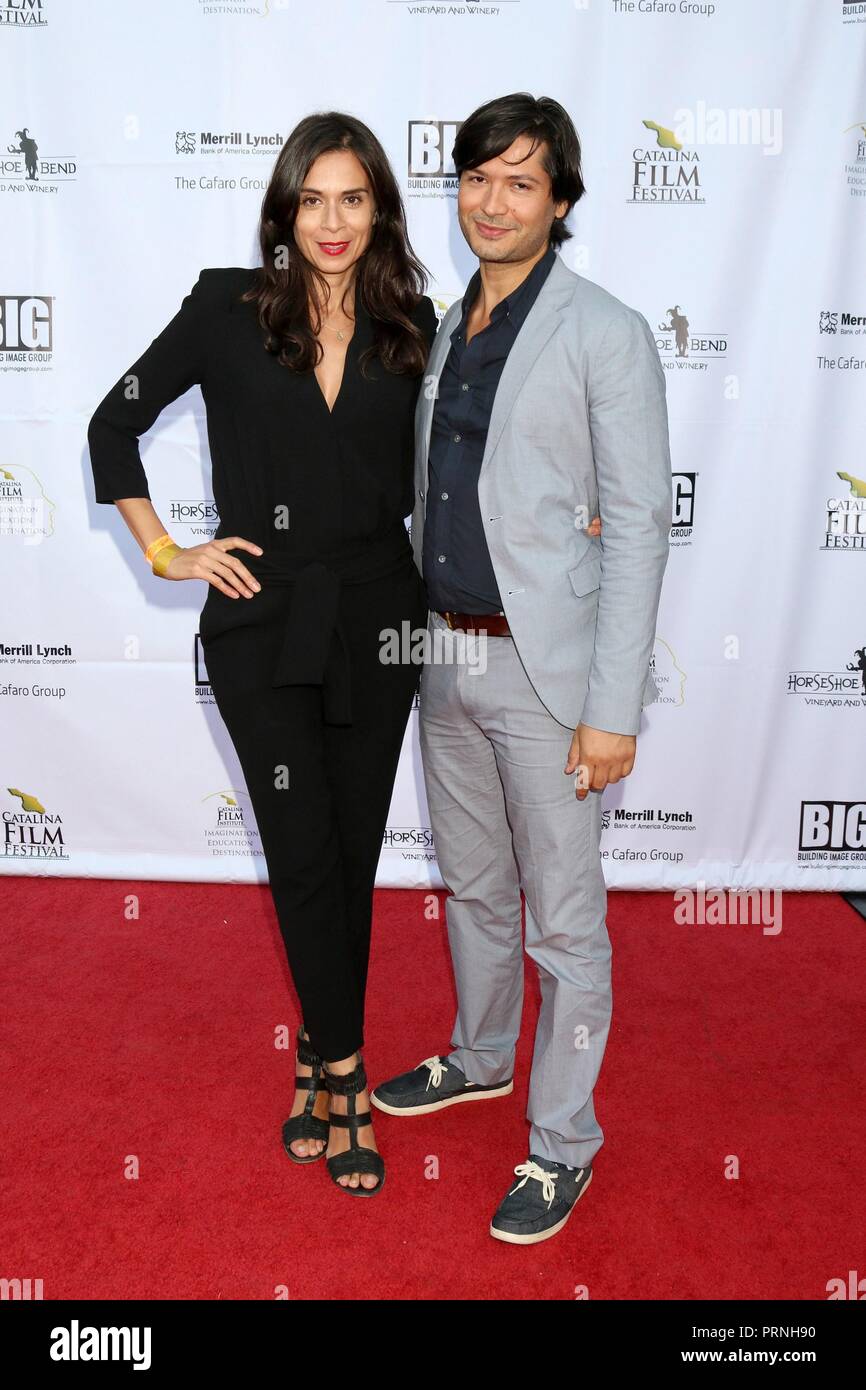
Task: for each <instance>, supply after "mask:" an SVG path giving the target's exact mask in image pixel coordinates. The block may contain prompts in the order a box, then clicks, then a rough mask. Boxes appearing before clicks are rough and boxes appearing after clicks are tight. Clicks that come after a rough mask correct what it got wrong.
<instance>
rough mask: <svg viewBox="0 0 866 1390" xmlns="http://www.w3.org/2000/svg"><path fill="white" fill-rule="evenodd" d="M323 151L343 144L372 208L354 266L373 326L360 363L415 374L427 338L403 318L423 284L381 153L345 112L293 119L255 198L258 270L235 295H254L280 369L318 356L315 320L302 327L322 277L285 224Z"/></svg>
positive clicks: (303, 366) (299, 366) (305, 366)
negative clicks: (367, 237) (361, 174)
mask: <svg viewBox="0 0 866 1390" xmlns="http://www.w3.org/2000/svg"><path fill="white" fill-rule="evenodd" d="M331 150H351V151H352V152H353V154H355V155H356V156H357V158H358V159H359V160H360V162H361V164H362V165H363V166H364V169H365V171H366V173H367V177H368V179H369V180H370V184H371V187H372V196H373V202H374V205H375V208H376V211H377V213H378V218H377V220H376V222H375V224H374V226H373V232H372V238H371V241H370V243H369V245H368V247H367V250H366V251H365V252H364V254H363V256H361V258H360V260H359V261H358V263H357V266H356V268H355V274H356V276H357V281H358V293H359V295H360V297H361V299H362V302H363V304H364V307H365V308H366V310H367V312H368V313H369V315H370V317H371V320H372V322H373V330H374V343H373V345H372V346H371V347H368V348H367V349H366V350H365V351H364V352H363V353H362V355H361V358H360V365H361V369H362V371H363V369H364V366H365V364H366V363H367V362H368V361H370V360H371V358H372V357H373V356H374V355H375V354H376V353H378V355H379V357H380V360H381V362H382V365H383V366H384V367H385V369H386V371H389V372H396V373H400V374H407V375H412V376H417V375H420V373H421V372H422V371H423V370H424V367H425V364H426V360H427V343H426V341H425V339H424V336H423V334H422V333H421V331H420V329H418V328H416V326H415V325H414V324H413V323H412V321H411V319H410V317H409V316H410V314H411V313H412V311H413V310H414V309H415V307H416V306H417V304H418V301H419V299H420V298H421V295H422V294H423V293H424V290H425V289H426V287H427V274H426V268H425V267H424V266H423V265H422V263H421V261H419V260H418V259H417V257H416V256H415V254H414V252H413V250H412V247H411V245H410V242H409V237H408V233H407V231H406V214H405V211H404V208H403V199H402V198H401V196H400V189H399V187H398V186H397V180H396V179H395V177H394V173H393V170H392V169H391V166H390V164H389V163H388V158H387V155H386V154H385V151H384V150H383V148H382V146H381V145H380V143H379V141H378V140H377V139H376V136H375V135H374V134H373V132H372V131H371V130H370V129H369V127H368V126H366V125H364V123H363V121H359V120H356V118H355V117H354V116H347V115H344V114H343V112H341V111H323V112H316V113H314V114H313V115H311V116H305V117H304V119H303V120H302V121H299V122H298V124H297V125H296V126H295V128H294V130H293V131H292V133H291V135H290V136H289V138H288V139H287V140H286V143H285V144H284V145H283V148H282V149H281V151H280V153H279V156H278V158H277V162H276V164H275V166H274V172H273V174H272V175H271V181H270V183H269V184H268V187H267V191H266V192H265V196H264V198H263V199H262V214H261V220H260V223H259V246H260V248H261V255H262V266H261V268H260V269H259V270H258V273H257V276H256V279H255V281H254V283H253V286H252V287H251V288H250V289H249V290H247V291H246V293H245V294H244V295H242V296H241V297H242V299H245V300H253V299H255V300H257V302H258V319H259V323H260V324H261V326H262V329H263V330H264V334H265V347H266V348H267V349H268V351H269V352H272V353H274V354H275V355H276V356H277V359H278V361H279V362H280V363H281V365H282V366H285V367H288V368H290V370H292V371H298V372H303V371H309V370H310V368H312V367H314V366H315V365H316V363H318V362H319V361H320V360H321V357H322V347H321V344H320V343H319V342H318V341H317V339H316V337H315V333H316V332H318V331H319V329H320V327H321V325H320V324H316V325H315V327H314V325H313V324H312V323H311V321H310V306H311V304H313V305H316V304H318V296H317V294H316V292H315V290H316V282H317V281H318V284H319V287H320V289H321V291H322V294H323V296H324V297H327V287H328V282H327V277H326V276H324V275H323V274H322V273H321V272H320V271H319V270H317V268H316V267H315V266H313V265H311V264H310V262H309V261H308V260H307V259H306V257H305V256H304V255H303V254H302V253H301V249H300V247H299V246H298V244H297V242H296V241H295V233H294V226H295V218H296V217H297V214H298V207H299V205H300V191H301V189H302V188H303V186H304V183H305V180H306V178H307V175H308V173H309V170H310V167H311V165H312V164H313V162H314V161H315V160H316V159H318V157H319V155H321V154H326V153H328V152H329V151H331ZM278 251H279V252H280V256H279V260H280V261H282V265H281V266H280V268H277V267H278V255H277V253H278ZM353 288H354V287H353Z"/></svg>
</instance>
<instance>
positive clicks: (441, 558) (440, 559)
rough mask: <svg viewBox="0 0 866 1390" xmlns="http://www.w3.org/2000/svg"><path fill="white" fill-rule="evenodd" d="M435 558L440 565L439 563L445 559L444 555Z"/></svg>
mask: <svg viewBox="0 0 866 1390" xmlns="http://www.w3.org/2000/svg"><path fill="white" fill-rule="evenodd" d="M436 558H437V559H438V560H439V561H440V563H441V561H442V560H444V559H445V556H444V555H438V556H437V557H436Z"/></svg>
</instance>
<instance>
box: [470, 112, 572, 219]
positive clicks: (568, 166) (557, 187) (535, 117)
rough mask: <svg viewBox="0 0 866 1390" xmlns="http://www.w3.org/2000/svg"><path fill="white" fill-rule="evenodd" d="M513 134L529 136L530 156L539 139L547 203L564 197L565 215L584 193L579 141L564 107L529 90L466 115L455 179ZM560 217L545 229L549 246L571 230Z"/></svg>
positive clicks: (502, 147)
mask: <svg viewBox="0 0 866 1390" xmlns="http://www.w3.org/2000/svg"><path fill="white" fill-rule="evenodd" d="M519 135H528V136H530V137H531V138H532V147H531V149H530V151H529V153H530V154H532V153H534V151H535V150H536V149H537V148H538V145H539V143H540V142H541V141H543V142H544V146H545V149H544V154H543V157H542V163H543V165H544V168H545V169H546V170H547V173H548V174H549V175H550V182H551V186H552V192H553V201H554V202H555V203H559V202H561V201H562V199H563V198H565V199H567V201H568V207H567V208H566V211H565V217H567V216H568V214H569V213H570V212H571V209H572V208H573V207H574V205H575V203H576V202H577V200H578V199H579V198H582V197H583V195H584V193H585V192H586V187H585V185H584V182H583V176H582V174H581V169H580V141H579V139H578V138H577V131H576V130H575V128H574V125H573V123H572V119H571V117H570V116H569V114H568V112H567V111H566V109H565V107H564V106H560V104H559V102H558V101H554V100H553V98H552V97H534V96H531V95H530V93H529V92H512V94H511V95H510V96H507V97H495V98H494V100H493V101H488V102H485V104H484V105H483V106H479V107H478V108H477V110H475V111H473V112H472V115H471V116H467V118H466V120H465V121H464V122H463V124H462V125H461V126H460V129H459V130H458V132H457V139H456V140H455V141H454V150H453V153H452V158H453V160H454V168H455V169H456V171H457V175H458V177H460V176H461V175H462V173H463V171H464V169H477V168H478V166H479V164H485V163H486V162H487V160H488V159H495V158H496V157H497V155H501V154H502V153H503V152H504V151H505V150H507V149H508V148H509V146H510V145H512V144H513V143H514V141H515V140H516V139H517V137H518V136H519ZM565 217H556V218H554V220H553V224H552V226H551V228H550V240H551V243H552V245H553V246H561V245H562V243H563V242H564V241H568V240H569V238H570V237H571V235H572V233H571V232H570V231H569V230H568V228H567V227H566V225H565Z"/></svg>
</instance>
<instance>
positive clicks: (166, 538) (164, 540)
mask: <svg viewBox="0 0 866 1390" xmlns="http://www.w3.org/2000/svg"><path fill="white" fill-rule="evenodd" d="M173 544H174V542H173V541H172V539H171V536H170V535H169V534H168V532H167V531H163V533H162V535H161V536H157V538H156V540H155V541H151V543H150V545H149V546H148V547H147V549H146V550H145V552H144V558H145V560H146V561H147V563H148V564H149V565H152V564H153V557H154V555H155V554H156V553H157V551H158V550H162V548H163V546H164V545H173Z"/></svg>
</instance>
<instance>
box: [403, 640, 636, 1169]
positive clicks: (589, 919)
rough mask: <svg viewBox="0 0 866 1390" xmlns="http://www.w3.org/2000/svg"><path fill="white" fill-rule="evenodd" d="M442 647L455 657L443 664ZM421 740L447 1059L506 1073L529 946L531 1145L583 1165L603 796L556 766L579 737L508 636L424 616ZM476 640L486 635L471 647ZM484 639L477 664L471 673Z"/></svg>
mask: <svg viewBox="0 0 866 1390" xmlns="http://www.w3.org/2000/svg"><path fill="white" fill-rule="evenodd" d="M437 629H438V635H437V636H436V637H435V643H436V644H441V648H440V650H441V653H442V655H443V656H447V655H449V654H450V655H451V656H453V657H455V658H460V659H454V660H451V661H448V660H444V661H437V660H436V659H435V658H436V645H434V632H435V631H436V630H437ZM428 639H429V640H430V643H431V646H430V652H429V655H430V659H429V660H428V661H426V662H425V664H424V666H423V667H422V672H421V691H420V731H419V732H420V744H421V753H422V757H423V763H424V777H425V782H426V786H427V802H428V806H429V808H430V824H431V829H432V832H433V839H434V843H435V846H436V852H437V855H438V860H439V868H440V871H441V874H442V879H443V881H444V883H445V886H446V888H448V889H449V891H450V895H451V896H450V897H448V898H447V899H446V906H445V916H446V922H447V927H448V940H449V945H450V948H451V958H452V962H453V965H454V975H455V982H456V987H457V1001H458V1004H457V1018H456V1020H455V1024H454V1030H453V1034H452V1038H451V1042H452V1045H453V1047H454V1048H455V1051H453V1052H452V1053H450V1054H449V1056H450V1059H452V1060H453V1061H454V1063H455V1064H456V1065H457V1066H458V1067H459V1068H460V1069H461V1070H462V1071H463V1073H464V1074H465V1076H466V1078H467V1079H468V1080H469V1081H475V1082H478V1083H480V1084H482V1085H495V1084H496V1083H497V1082H499V1081H507V1080H508V1079H509V1078H510V1077H511V1076H513V1074H514V1055H515V1045H516V1042H517V1037H518V1034H519V1031H520V1020H521V1012H522V1007H523V952H522V949H521V922H520V890H521V888H522V889H523V893H524V896H525V899H526V951H527V953H528V954H529V955H530V956H531V957H532V959H533V960H534V961H535V964H536V967H537V969H538V976H539V981H540V986H541V1009H540V1013H539V1017H538V1026H537V1028H536V1032H535V1048H534V1051H533V1057H532V1073H531V1076H530V1084H529V1105H528V1108H527V1117H528V1119H529V1122H530V1133H529V1152H530V1153H533V1154H537V1155H538V1156H539V1157H541V1158H547V1159H549V1160H553V1161H554V1162H557V1163H567V1164H569V1165H570V1166H571V1167H574V1168H582V1167H586V1166H587V1165H588V1164H590V1163H591V1162H592V1159H593V1155H594V1154H595V1153H596V1152H597V1151H598V1149H599V1148H600V1147H601V1145H602V1143H603V1138H604V1136H603V1134H602V1130H601V1127H600V1126H599V1124H598V1121H597V1120H596V1117H595V1110H594V1108H593V1102H592V1093H593V1087H594V1086H595V1083H596V1079H597V1077H598V1073H599V1069H600V1067H601V1060H602V1057H603V1055H604V1048H605V1043H606V1041H607V1034H608V1029H609V1027H610V1016H611V1003H612V1001H611V982H610V958H611V948H610V939H609V937H608V933H607V925H606V922H605V913H606V908H607V891H606V887H605V882H604V876H603V874H602V870H601V859H600V855H599V842H600V837H601V794H600V793H599V792H592V791H590V792H589V793H588V794H587V796H586V797H585V798H584V799H583V800H582V801H581V800H578V798H577V797H576V796H575V775H574V774H570V775H568V776H566V775H565V773H564V772H563V768H564V767H565V762H566V758H567V756H568V750H569V745H570V743H571V737H572V734H573V732H574V731H573V730H572V729H568V728H566V726H565V725H563V724H560V723H559V721H558V720H557V719H554V717H553V715H552V714H550V713H549V712H548V711H547V710H546V709H545V707H544V705H543V704H542V703H541V700H540V699H539V697H538V695H536V693H535V690H534V689H533V686H532V684H531V683H530V680H529V677H528V676H527V674H526V672H525V670H524V669H523V665H522V663H521V661H520V657H519V656H518V654H517V649H516V647H515V645H514V640H513V638H511V637H486V638H484V637H480V636H472V635H469V634H466V633H459V632H457V631H454V632H452V631H450V630H449V628H448V625H447V623H446V622H445V620H444V619H443V618H440V617H439V615H438V614H437V613H431V614H430V618H429V622H428ZM479 644H481V645H480V646H479ZM482 647H483V649H484V656H485V659H486V669H483V670H482V669H474V668H473V664H472V663H473V661H474V662H476V663H477V662H478V656H479V653H480V652H481V650H482Z"/></svg>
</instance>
